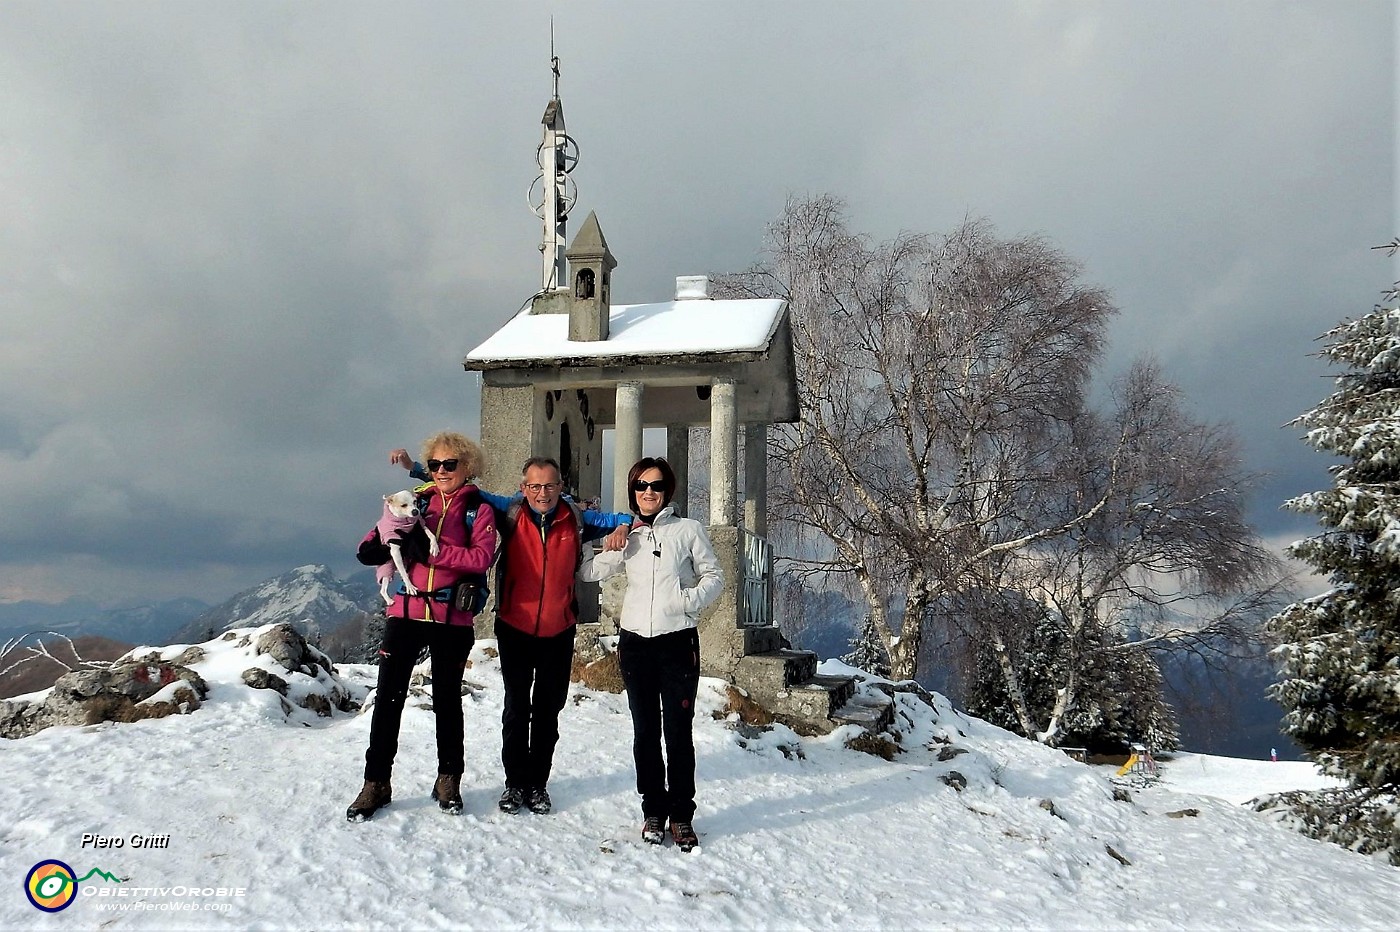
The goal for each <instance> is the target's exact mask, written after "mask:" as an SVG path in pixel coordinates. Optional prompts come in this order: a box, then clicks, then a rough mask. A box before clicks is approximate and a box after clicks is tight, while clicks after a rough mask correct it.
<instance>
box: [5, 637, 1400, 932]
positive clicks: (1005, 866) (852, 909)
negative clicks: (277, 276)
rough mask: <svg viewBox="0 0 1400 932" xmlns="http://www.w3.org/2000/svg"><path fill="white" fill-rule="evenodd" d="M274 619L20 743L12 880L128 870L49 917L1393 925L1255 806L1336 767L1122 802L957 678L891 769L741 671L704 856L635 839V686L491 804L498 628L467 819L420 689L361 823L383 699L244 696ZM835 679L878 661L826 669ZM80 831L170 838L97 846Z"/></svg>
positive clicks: (247, 921) (1196, 774) (482, 653)
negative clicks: (512, 797) (34, 871)
mask: <svg viewBox="0 0 1400 932" xmlns="http://www.w3.org/2000/svg"><path fill="white" fill-rule="evenodd" d="M266 630H268V629H267V627H266V626H265V627H264V628H262V629H256V630H244V629H238V630H235V631H234V632H231V633H230V634H228V635H226V636H224V637H221V638H217V639H215V640H212V641H209V642H206V643H203V644H201V645H198V646H199V648H200V650H199V651H198V652H190V651H188V648H187V646H186V645H173V646H171V647H169V648H163V649H158V651H159V653H160V654H161V655H162V656H168V657H173V656H176V655H183V656H186V657H197V658H199V659H197V660H195V661H193V662H192V663H191V666H192V668H193V669H194V670H196V671H197V672H198V673H199V675H200V676H201V677H202V678H203V680H204V681H205V682H206V683H207V684H208V695H207V698H206V699H205V701H204V702H203V704H202V706H201V707H200V708H198V709H196V710H194V711H192V712H191V713H190V714H187V715H176V716H171V717H169V718H164V719H159V720H149V721H138V722H134V723H131V724H123V725H110V724H109V725H98V726H86V727H55V728H50V729H48V730H46V731H43V732H40V733H39V734H37V735H34V736H32V737H29V738H25V739H21V740H16V741H4V742H0V749H2V750H3V752H4V753H0V806H4V807H5V811H7V812H11V813H14V814H15V815H14V816H13V817H12V819H11V820H9V822H8V823H5V824H0V849H2V850H5V851H6V852H7V857H6V863H7V864H9V865H11V871H12V872H23V871H25V870H28V869H30V866H31V865H34V866H36V867H37V866H38V865H39V864H41V863H43V862H45V861H46V860H57V861H61V862H62V863H63V864H64V865H66V866H69V867H71V868H72V869H73V871H74V872H75V874H76V876H75V877H74V879H75V880H77V878H78V877H81V876H83V875H86V874H89V873H90V872H92V871H94V870H98V869H100V870H101V871H103V872H105V873H106V874H107V875H109V876H110V877H112V878H115V879H113V880H110V881H109V880H104V879H101V878H100V877H90V878H89V879H87V880H85V881H83V882H80V883H77V884H76V885H75V889H76V895H75V896H74V897H73V898H72V899H73V902H71V903H70V904H69V906H68V910H69V914H68V915H66V916H64V917H62V921H61V922H57V921H56V925H55V927H57V926H58V925H63V924H67V925H72V924H73V923H74V922H76V923H77V925H78V926H82V927H94V926H102V927H104V928H107V927H111V928H157V927H158V928H197V929H234V928H248V927H254V926H261V927H275V928H298V929H300V928H306V929H338V928H356V929H358V928H427V927H433V928H441V927H453V928H478V929H486V928H490V929H498V928H592V929H602V928H607V929H632V928H648V929H685V930H694V929H790V928H837V927H840V928H852V929H881V928H888V929H907V928H921V929H922V928H959V929H968V928H972V929H982V928H997V929H1001V928H1010V927H1030V928H1063V929H1069V928H1075V929H1078V928H1086V927H1111V928H1153V929H1160V928H1163V927H1167V928H1202V927H1212V928H1222V927H1229V928H1252V927H1290V928H1296V927H1300V926H1301V927H1310V928H1338V929H1341V928H1346V929H1356V928H1377V929H1379V928H1391V927H1394V926H1396V925H1397V924H1400V905H1397V904H1400V871H1397V870H1396V869H1395V868H1392V867H1390V866H1388V865H1387V864H1385V863H1384V862H1382V861H1380V860H1378V859H1374V858H1365V857H1362V856H1359V855H1356V854H1353V853H1350V852H1347V851H1344V850H1342V849H1340V848H1337V847H1335V846H1330V845H1326V844H1323V843H1320V842H1317V841H1313V840H1311V839H1308V838H1305V837H1303V836H1301V835H1299V834H1296V833H1294V832H1292V831H1290V830H1289V829H1287V828H1286V827H1284V826H1283V825H1281V824H1279V823H1278V822H1277V821H1275V820H1274V819H1272V818H1271V817H1269V816H1266V815H1263V814H1260V813H1256V812H1254V811H1252V810H1251V809H1249V808H1247V807H1243V806H1240V805H1238V803H1239V802H1240V801H1241V799H1242V798H1245V797H1246V796H1247V795H1253V793H1254V792H1256V791H1257V792H1266V791H1270V790H1281V789H1287V788H1297V787H1305V786H1315V785H1319V783H1320V780H1321V778H1319V777H1318V776H1317V775H1316V773H1315V772H1314V771H1313V770H1312V769H1311V767H1310V766H1308V765H1303V764H1288V763H1278V764H1270V763H1269V762H1267V761H1263V762H1246V761H1230V760H1228V759H1223V758H1209V757H1204V756H1194V755H1185V756H1183V757H1181V758H1179V759H1178V760H1174V761H1168V762H1165V763H1164V764H1163V767H1164V773H1163V779H1162V780H1161V781H1160V782H1157V783H1153V784H1147V785H1141V786H1134V787H1131V788H1130V792H1129V794H1128V798H1126V799H1125V798H1123V797H1124V795H1125V794H1123V793H1122V792H1121V790H1122V789H1123V788H1122V787H1120V786H1117V785H1115V784H1114V783H1113V782H1112V781H1111V780H1110V779H1109V776H1110V775H1111V773H1112V771H1111V769H1110V770H1105V769H1103V768H1094V767H1089V766H1086V765H1083V764H1079V763H1076V762H1074V761H1072V760H1070V759H1069V758H1067V757H1065V756H1064V755H1063V754H1061V753H1059V752H1058V751H1055V750H1053V749H1050V748H1046V747H1044V746H1042V745H1038V744H1035V743H1033V742H1029V741H1025V740H1024V739H1021V738H1018V737H1016V736H1014V735H1011V734H1010V733H1008V732H1005V731H1003V730H1001V729H998V728H995V727H993V726H990V725H987V724H986V723H983V722H981V721H979V720H976V719H972V718H969V717H967V716H965V715H963V714H962V713H960V712H958V711H957V710H955V709H954V708H953V707H952V706H951V705H950V704H949V703H948V702H947V701H946V700H945V699H943V698H942V697H941V696H935V697H934V699H933V701H932V704H929V703H926V702H924V701H922V700H920V699H918V698H916V697H914V696H911V695H908V694H899V696H898V697H897V701H898V703H899V707H898V715H897V720H896V725H895V727H894V734H893V735H892V737H894V738H896V739H897V741H898V744H899V746H900V748H901V752H900V753H898V754H897V755H896V756H895V758H894V759H893V760H892V761H886V760H883V759H881V758H879V757H876V756H873V755H869V754H864V753H860V752H858V751H855V750H851V749H849V748H847V747H846V746H845V742H846V740H847V739H848V738H850V737H851V735H850V734H847V733H846V731H845V730H839V731H837V732H834V733H833V734H831V735H829V736H826V737H823V738H816V739H813V738H801V737H799V736H797V735H796V734H794V733H793V732H791V731H789V730H787V729H785V728H782V727H775V728H772V729H770V730H762V731H755V730H752V729H749V728H743V729H740V728H739V727H738V723H737V722H735V721H732V720H731V719H732V718H733V716H732V715H731V714H729V713H728V712H727V705H726V703H727V697H726V695H725V692H724V689H723V686H724V684H723V683H722V682H721V681H719V680H712V679H704V680H702V682H701V691H700V696H699V698H698V701H697V715H696V719H695V737H696V750H697V762H698V763H697V776H698V784H699V794H698V797H697V802H698V804H699V811H698V812H697V814H696V827H697V829H698V830H699V832H700V835H701V847H700V848H699V849H698V850H697V851H695V852H692V853H690V854H683V853H681V852H680V851H678V850H677V849H675V848H674V847H672V846H670V845H669V844H668V845H667V846H665V847H664V848H655V847H652V846H648V845H644V844H643V843H642V842H641V841H640V839H639V838H638V830H639V827H640V821H641V817H640V811H639V806H638V803H637V797H636V795H635V793H634V791H633V770H632V762H631V725H630V717H629V715H628V711H627V705H626V698H625V696H620V695H613V694H609V693H599V692H594V691H592V690H589V689H586V688H583V687H580V686H578V685H574V686H571V688H570V701H569V704H568V706H567V707H566V709H565V712H564V715H563V717H562V720H561V733H562V734H561V740H560V744H559V749H558V753H557V755H556V759H555V769H554V774H553V777H552V779H551V782H550V791H551V794H552V795H553V797H554V802H555V806H556V809H555V812H554V813H553V814H551V815H548V816H536V815H532V814H530V813H528V812H526V813H521V814H517V815H506V814H503V813H500V812H499V811H497V809H496V807H495V799H496V796H497V795H499V793H500V788H501V776H500V763H499V751H500V714H501V688H500V670H499V665H498V663H497V661H496V658H495V651H494V644H493V642H490V641H483V642H481V643H479V644H478V645H477V648H476V649H475V651H474V652H473V655H472V666H471V668H470V669H469V670H468V671H467V680H466V687H465V694H464V696H463V697H462V698H461V701H462V702H463V704H464V706H465V711H466V728H467V735H466V747H467V771H466V773H465V774H464V777H463V796H464V798H465V801H466V811H465V813H464V814H463V815H462V816H460V817H457V818H453V817H451V816H447V815H444V814H443V813H441V812H439V811H438V809H437V806H436V805H435V804H433V803H432V802H431V801H430V800H429V799H428V790H429V788H430V787H431V785H432V781H433V777H434V773H435V771H436V766H435V762H434V761H435V754H434V751H433V734H434V730H433V715H432V713H431V711H430V710H429V709H428V708H427V707H426V706H427V705H428V704H429V703H430V701H431V690H430V688H428V689H427V690H426V691H420V693H419V694H417V696H416V697H415V698H412V699H411V700H410V702H409V703H408V706H407V708H406V709H405V713H404V722H403V730H402V735H401V739H400V752H399V756H398V760H397V765H396V770H395V773H394V778H393V785H394V802H393V803H392V804H391V805H390V806H389V807H387V808H386V809H384V810H382V811H381V812H380V813H377V814H376V815H375V817H374V818H373V819H371V820H370V821H369V822H366V823H363V824H349V823H346V821H345V817H344V810H345V806H346V805H347V804H348V802H349V800H350V799H351V798H352V797H353V795H354V793H355V791H356V790H357V789H358V787H359V783H360V774H361V769H362V767H363V754H364V748H365V746H366V743H367V738H368V729H369V719H370V715H369V714H367V711H362V712H359V713H346V712H340V711H336V710H335V709H330V710H329V714H328V715H317V714H316V713H315V712H314V711H313V710H310V709H308V708H305V707H304V705H305V704H304V703H300V702H288V701H286V700H285V699H284V698H283V696H282V695H280V694H279V693H278V691H276V690H274V689H254V688H250V687H249V686H248V685H246V682H247V677H246V671H247V670H248V669H249V668H251V667H254V666H258V665H259V664H260V663H262V664H264V665H265V664H266V658H265V657H258V656H255V651H254V650H253V648H252V646H251V645H254V644H256V643H258V641H259V640H260V637H259V635H260V633H261V632H264V631H266ZM151 651H152V649H151V648H141V649H139V650H137V651H133V652H132V656H149V655H150V653H151ZM823 672H826V673H843V672H847V673H850V672H856V673H858V672H859V671H853V670H852V669H851V668H849V667H845V666H844V665H840V664H835V663H833V662H828V663H827V664H824V665H823ZM374 673H375V671H374V668H372V667H369V666H360V665H352V664H344V665H340V666H339V667H338V669H337V671H336V673H335V685H336V686H339V687H343V688H344V689H345V690H346V691H347V692H349V693H350V694H351V695H354V696H357V697H365V696H366V695H367V693H368V692H369V689H370V687H371V686H372V683H373V677H374ZM291 679H294V680H295V679H296V678H295V677H292V678H291ZM313 680H315V682H313ZM318 683H319V684H320V685H317V684H318ZM320 688H331V687H330V686H328V685H327V682H326V681H323V680H321V679H319V677H313V678H308V679H307V680H305V681H298V682H297V683H291V688H290V689H289V690H288V695H289V696H291V697H292V698H294V699H295V698H304V697H301V696H300V692H304V691H307V690H316V689H320ZM368 708H372V699H371V700H370V705H369V706H368ZM1193 786H1199V787H1202V788H1203V789H1204V790H1205V791H1206V792H1207V793H1210V794H1212V795H1199V794H1197V793H1193V792H1192V787H1193ZM1115 790H1118V791H1119V792H1118V793H1117V794H1116V795H1117V796H1118V798H1115ZM1222 797H1223V798H1222ZM1227 799H1230V800H1231V801H1226V800H1227ZM85 836H93V837H101V838H105V839H109V840H110V839H117V840H122V839H126V840H127V841H128V842H130V840H131V839H138V838H139V839H142V840H148V839H151V838H160V839H168V843H164V846H160V847H155V846H150V845H145V844H143V845H141V846H138V845H136V844H134V843H124V844H122V845H110V846H108V847H106V848H104V849H102V850H98V849H97V848H95V847H94V846H93V845H91V844H87V843H84V840H83V839H84V838H85ZM313 878H314V879H313ZM15 879H16V880H17V879H18V878H15ZM122 890H125V891H127V892H125V893H121V892H119V891H122ZM175 912H178V913H179V915H178V917H176V916H174V915H166V914H167V913H175ZM42 920H43V916H42V913H40V912H39V911H37V910H36V908H35V907H34V906H32V905H31V904H30V903H29V902H27V901H26V899H24V898H22V897H20V896H19V895H18V892H17V891H16V893H15V895H13V896H10V897H5V898H0V927H6V928H10V927H26V928H28V927H37V926H39V925H41V924H43V922H42Z"/></svg>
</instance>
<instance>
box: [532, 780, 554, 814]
mask: <svg viewBox="0 0 1400 932" xmlns="http://www.w3.org/2000/svg"><path fill="white" fill-rule="evenodd" d="M525 805H527V806H529V807H530V811H531V812H533V813H535V814H536V815H547V814H548V813H549V811H550V810H551V809H553V808H554V804H553V803H552V802H550V799H549V790H547V789H545V788H544V787H542V786H537V787H535V788H534V789H532V790H531V791H530V792H529V793H527V794H525Z"/></svg>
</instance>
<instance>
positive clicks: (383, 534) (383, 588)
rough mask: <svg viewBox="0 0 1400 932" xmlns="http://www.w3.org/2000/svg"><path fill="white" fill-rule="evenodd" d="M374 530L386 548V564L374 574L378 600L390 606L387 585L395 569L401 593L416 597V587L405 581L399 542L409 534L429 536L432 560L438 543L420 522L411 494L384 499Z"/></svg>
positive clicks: (435, 537) (406, 576)
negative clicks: (377, 588) (402, 590)
mask: <svg viewBox="0 0 1400 932" xmlns="http://www.w3.org/2000/svg"><path fill="white" fill-rule="evenodd" d="M375 527H376V528H377V529H378V530H379V539H380V541H382V542H383V543H384V544H385V545H386V546H387V547H388V548H389V562H388V563H384V564H381V565H380V566H378V567H376V568H375V571H374V578H375V579H377V580H378V581H379V596H380V598H382V599H383V600H384V604H385V605H391V604H393V601H394V597H393V596H391V595H390V594H389V583H390V581H391V580H392V579H393V578H394V571H395V570H398V573H399V577H400V578H401V579H403V588H404V591H405V592H407V593H408V594H409V595H417V594H418V587H417V586H415V585H413V581H412V580H411V579H409V578H408V568H407V567H406V566H404V564H403V547H402V543H403V541H404V540H405V539H407V538H408V537H409V536H410V535H413V534H416V533H418V532H419V531H420V530H421V531H422V532H423V533H424V534H426V535H427V536H428V553H429V555H430V556H434V557H435V556H437V555H438V540H437V536H436V535H434V534H433V532H432V531H430V530H428V526H427V525H426V524H424V523H423V516H422V515H420V514H419V513H418V505H417V502H416V500H415V499H414V497H413V493H412V492H410V491H408V490H407V489H405V490H404V491H402V492H395V493H394V494H393V495H386V496H384V516H383V517H382V518H380V519H379V523H378V524H376V525H375Z"/></svg>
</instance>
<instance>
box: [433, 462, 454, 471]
mask: <svg viewBox="0 0 1400 932" xmlns="http://www.w3.org/2000/svg"><path fill="white" fill-rule="evenodd" d="M439 469H441V470H442V471H443V472H456V471H457V461H456V460H428V472H437V471H438V470H439Z"/></svg>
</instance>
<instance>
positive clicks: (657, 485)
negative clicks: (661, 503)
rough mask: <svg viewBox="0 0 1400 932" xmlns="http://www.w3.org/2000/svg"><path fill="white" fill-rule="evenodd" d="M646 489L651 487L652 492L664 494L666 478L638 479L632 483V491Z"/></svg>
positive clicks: (643, 490)
mask: <svg viewBox="0 0 1400 932" xmlns="http://www.w3.org/2000/svg"><path fill="white" fill-rule="evenodd" d="M647 489H651V490H652V491H653V492H660V493H661V494H663V495H664V494H666V480H665V479H657V480H656V481H655V482H643V481H642V480H640V479H638V480H636V481H635V482H633V483H632V491H633V492H645V491H646V490H647Z"/></svg>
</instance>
